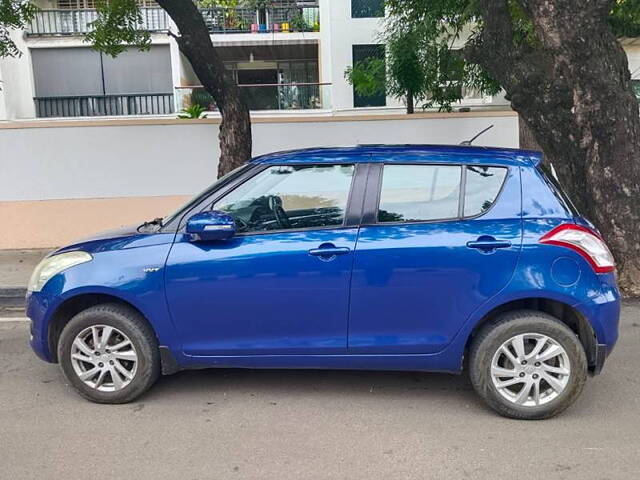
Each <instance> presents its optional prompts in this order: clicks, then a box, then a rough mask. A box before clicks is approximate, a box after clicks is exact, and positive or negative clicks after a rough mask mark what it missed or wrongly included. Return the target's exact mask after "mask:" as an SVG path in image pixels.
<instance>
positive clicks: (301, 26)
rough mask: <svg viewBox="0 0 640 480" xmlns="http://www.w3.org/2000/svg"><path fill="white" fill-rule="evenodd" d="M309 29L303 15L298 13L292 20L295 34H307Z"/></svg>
mask: <svg viewBox="0 0 640 480" xmlns="http://www.w3.org/2000/svg"><path fill="white" fill-rule="evenodd" d="M307 28H308V25H307V21H306V20H305V19H304V16H303V15H302V13H298V14H296V15H294V16H293V18H291V29H292V30H293V31H294V32H305V31H307Z"/></svg>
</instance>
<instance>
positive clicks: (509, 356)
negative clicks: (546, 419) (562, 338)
mask: <svg viewBox="0 0 640 480" xmlns="http://www.w3.org/2000/svg"><path fill="white" fill-rule="evenodd" d="M570 376H571V364H570V362H569V355H568V354H567V352H566V351H565V349H564V348H563V347H562V345H560V344H559V343H558V342H556V341H555V340H554V339H552V338H550V337H548V336H546V335H542V334H538V333H524V334H520V335H516V336H514V337H512V338H510V339H509V340H507V341H506V342H504V343H503V344H502V345H501V346H500V348H498V350H497V351H496V353H495V354H494V356H493V359H492V361H491V380H492V382H493V385H494V387H495V388H496V390H497V391H498V392H499V393H500V395H502V397H504V398H505V399H507V400H508V401H509V402H511V403H513V404H516V405H520V406H525V407H537V406H540V405H544V404H546V403H549V402H551V401H552V400H554V399H555V398H557V397H558V396H559V395H560V394H561V393H562V392H563V391H564V390H565V388H566V387H567V384H568V382H569V378H570Z"/></svg>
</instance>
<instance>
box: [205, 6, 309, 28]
mask: <svg viewBox="0 0 640 480" xmlns="http://www.w3.org/2000/svg"><path fill="white" fill-rule="evenodd" d="M201 12H202V17H203V18H204V21H205V23H206V24H207V27H208V28H209V31H210V32H211V33H249V32H251V33H269V32H312V31H319V30H320V10H319V8H318V7H305V8H302V7H271V8H266V9H261V10H254V9H251V8H242V7H239V8H220V7H216V8H207V9H202V10H201Z"/></svg>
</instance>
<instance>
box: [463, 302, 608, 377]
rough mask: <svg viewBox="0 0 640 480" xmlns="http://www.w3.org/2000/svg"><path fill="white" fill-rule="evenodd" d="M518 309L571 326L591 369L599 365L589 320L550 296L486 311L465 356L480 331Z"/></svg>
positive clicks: (466, 347)
mask: <svg viewBox="0 0 640 480" xmlns="http://www.w3.org/2000/svg"><path fill="white" fill-rule="evenodd" d="M516 310H534V311H538V312H543V313H546V314H548V315H551V316H552V317H554V318H556V319H557V320H558V321H560V322H562V323H563V324H565V325H566V326H567V327H569V328H570V329H571V330H572V331H573V332H574V333H575V334H576V336H577V337H578V339H579V340H580V343H581V344H582V347H583V348H584V351H585V353H586V355H587V362H588V364H589V368H590V369H591V370H593V369H595V368H596V366H597V345H598V341H597V338H596V334H595V331H594V330H593V328H592V326H591V324H590V323H589V321H588V320H587V319H586V318H585V317H584V315H582V314H581V313H580V311H579V310H578V309H576V308H575V307H574V306H572V305H570V304H568V303H566V302H563V301H562V300H558V299H553V298H548V297H535V296H532V297H523V298H517V299H513V300H510V301H508V302H505V303H502V304H500V305H497V306H494V307H493V308H492V309H491V310H489V311H488V312H486V313H484V315H482V317H480V319H479V320H478V321H477V322H476V323H475V325H474V326H473V328H472V330H471V332H470V333H469V335H468V337H467V340H466V344H465V349H464V351H465V357H466V356H467V355H466V353H467V352H468V351H469V348H470V346H471V343H472V342H473V340H474V338H475V337H476V336H477V334H478V332H479V331H480V330H481V329H482V328H483V327H484V326H485V325H487V324H488V323H490V322H491V321H493V320H494V319H495V318H497V317H498V316H500V315H501V314H503V313H506V312H512V311H516Z"/></svg>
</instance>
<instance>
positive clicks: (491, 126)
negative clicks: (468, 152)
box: [460, 125, 494, 146]
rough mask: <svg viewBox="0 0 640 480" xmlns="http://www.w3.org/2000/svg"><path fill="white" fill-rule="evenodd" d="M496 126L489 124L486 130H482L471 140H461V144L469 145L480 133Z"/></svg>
mask: <svg viewBox="0 0 640 480" xmlns="http://www.w3.org/2000/svg"><path fill="white" fill-rule="evenodd" d="M493 127H494V125H489V126H488V127H487V128H485V129H484V130H482V131H481V132H479V133H478V134H477V135H476V136H475V137H473V138H472V139H471V140H465V141H464V142H461V143H460V145H466V146H469V145H471V144H472V143H473V141H474V140H475V139H476V138H478V137H479V136H480V135H482V134H483V133H484V132H487V131H489V130H491V129H492V128H493Z"/></svg>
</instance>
